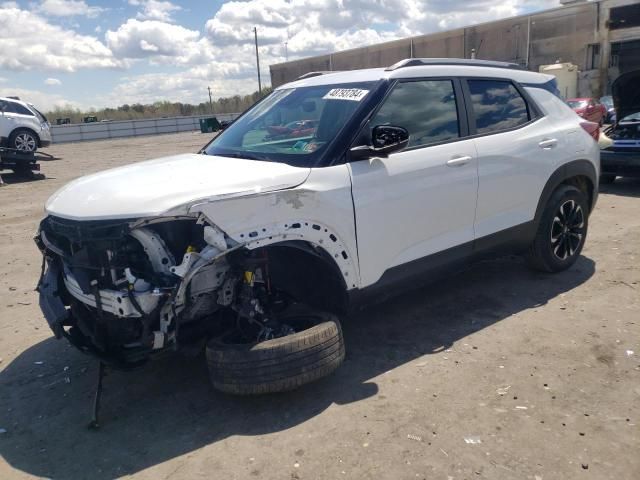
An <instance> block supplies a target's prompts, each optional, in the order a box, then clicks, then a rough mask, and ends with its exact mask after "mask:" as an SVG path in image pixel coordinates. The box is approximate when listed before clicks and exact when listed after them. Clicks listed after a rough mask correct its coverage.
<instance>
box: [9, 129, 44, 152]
mask: <svg viewBox="0 0 640 480" xmlns="http://www.w3.org/2000/svg"><path fill="white" fill-rule="evenodd" d="M9 147H10V148H15V149H16V150H19V151H21V152H26V153H30V152H35V151H36V150H37V149H38V136H37V135H36V134H35V133H33V132H32V131H31V130H28V129H26V128H19V129H18V130H16V131H15V132H13V133H11V135H10V136H9Z"/></svg>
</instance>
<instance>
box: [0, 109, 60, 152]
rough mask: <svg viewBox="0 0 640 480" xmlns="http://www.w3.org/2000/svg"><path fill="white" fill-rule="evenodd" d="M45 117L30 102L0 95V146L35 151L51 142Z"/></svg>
mask: <svg viewBox="0 0 640 480" xmlns="http://www.w3.org/2000/svg"><path fill="white" fill-rule="evenodd" d="M49 127H50V125H49V122H48V120H47V118H46V117H45V116H44V115H43V114H42V113H40V112H39V111H38V110H37V109H36V107H34V106H33V105H32V104H30V103H26V102H23V101H21V100H18V99H16V98H9V97H0V146H3V147H8V148H14V149H16V150H20V151H22V152H35V151H36V150H37V149H38V148H39V147H47V146H49V145H50V144H51V131H50V130H49Z"/></svg>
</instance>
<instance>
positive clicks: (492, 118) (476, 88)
mask: <svg viewBox="0 0 640 480" xmlns="http://www.w3.org/2000/svg"><path fill="white" fill-rule="evenodd" d="M467 84H468V86H469V92H470V93H471V104H472V108H473V115H474V117H475V127H476V133H479V134H489V133H494V132H499V131H502V130H508V129H511V128H516V127H518V126H520V125H523V124H525V123H527V122H528V121H529V120H531V114H530V112H529V108H528V106H527V102H526V101H525V99H524V98H523V97H522V95H521V94H520V92H519V91H518V90H517V89H516V87H515V86H514V85H513V84H512V83H511V82H509V81H508V80H467Z"/></svg>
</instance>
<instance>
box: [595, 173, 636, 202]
mask: <svg viewBox="0 0 640 480" xmlns="http://www.w3.org/2000/svg"><path fill="white" fill-rule="evenodd" d="M600 193H606V194H608V195H619V196H622V197H633V198H638V197H640V178H635V177H622V178H621V177H618V178H617V179H616V181H615V182H614V183H610V184H607V185H602V184H600Z"/></svg>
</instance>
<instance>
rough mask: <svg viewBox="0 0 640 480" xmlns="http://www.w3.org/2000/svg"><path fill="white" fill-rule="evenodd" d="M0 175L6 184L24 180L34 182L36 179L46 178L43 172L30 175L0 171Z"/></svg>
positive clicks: (24, 181)
mask: <svg viewBox="0 0 640 480" xmlns="http://www.w3.org/2000/svg"><path fill="white" fill-rule="evenodd" d="M0 176H1V177H2V181H3V182H4V183H5V184H7V185H12V184H15V183H26V182H35V181H38V180H46V178H47V177H46V176H45V175H44V173H33V174H31V175H25V174H18V173H13V172H10V173H2V172H0Z"/></svg>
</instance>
